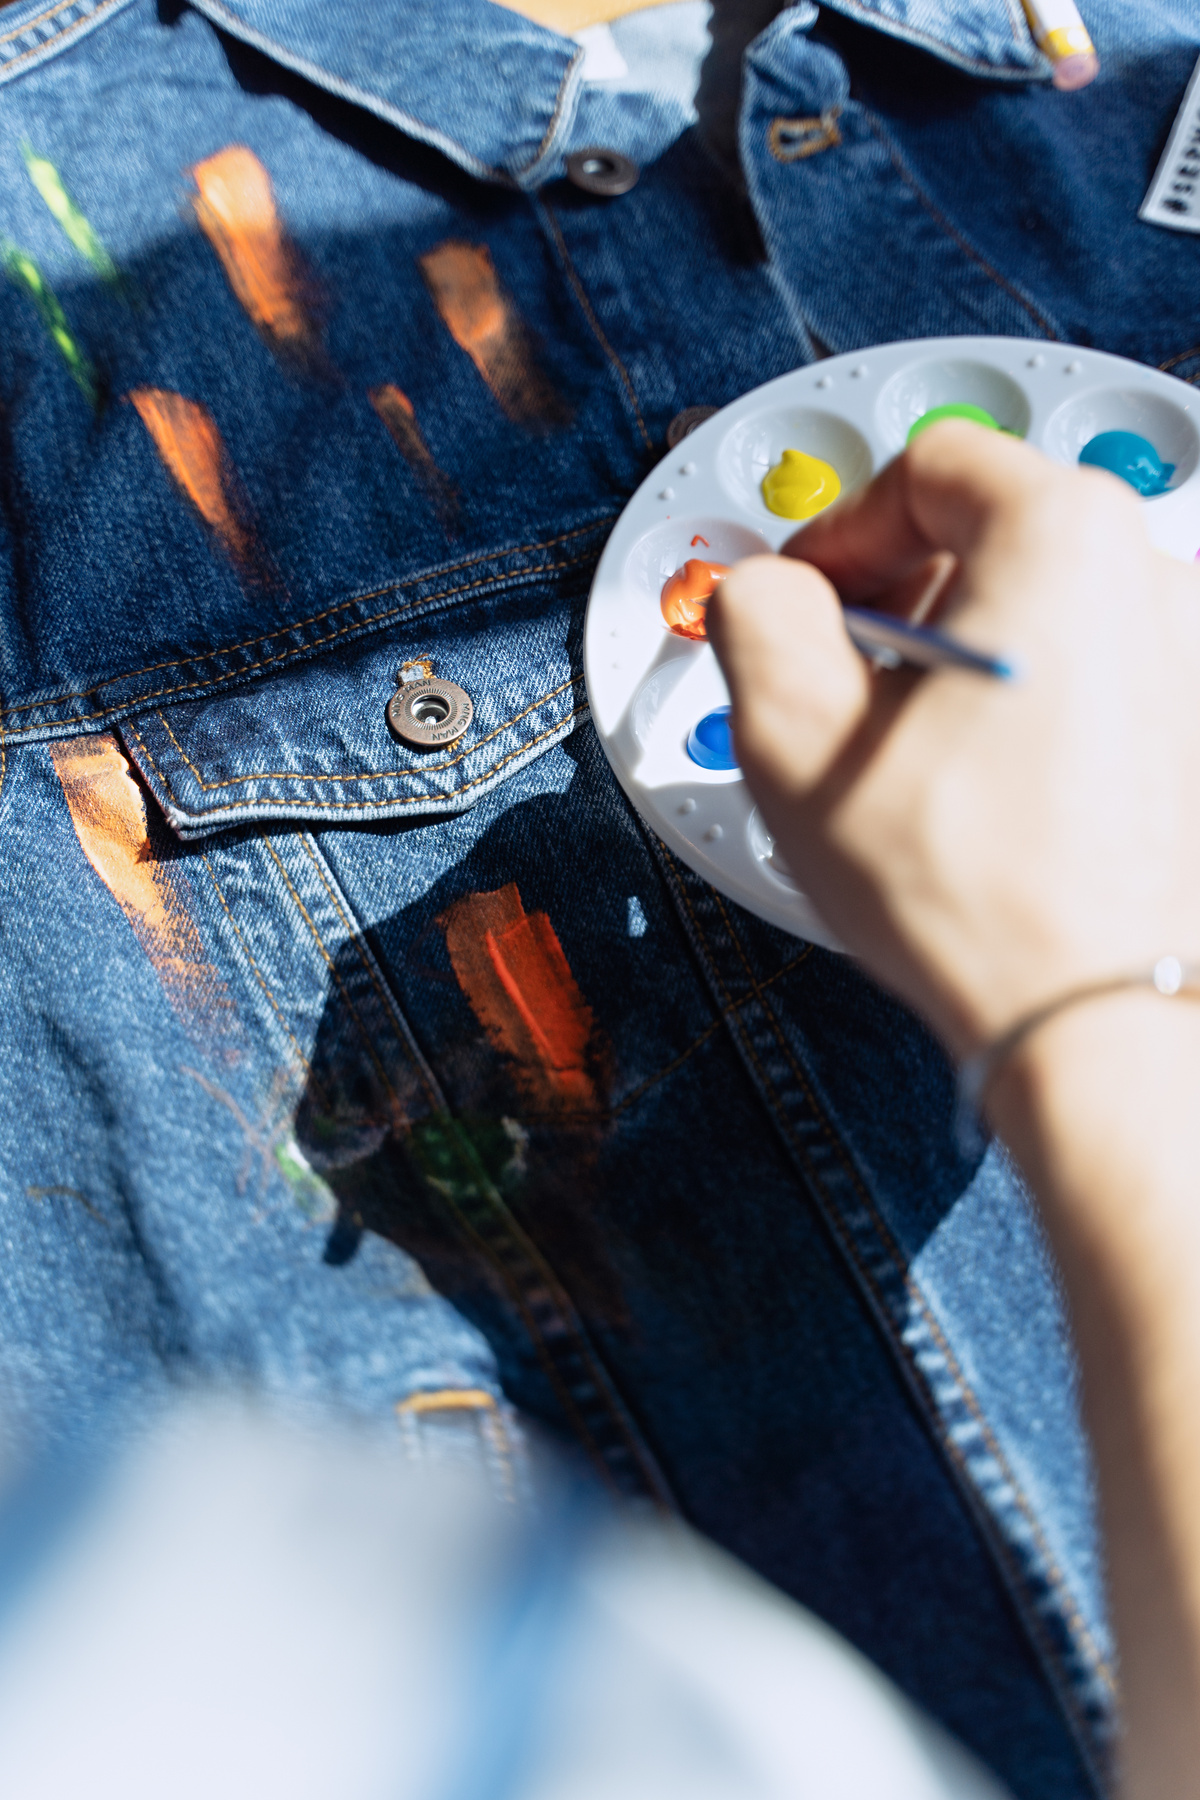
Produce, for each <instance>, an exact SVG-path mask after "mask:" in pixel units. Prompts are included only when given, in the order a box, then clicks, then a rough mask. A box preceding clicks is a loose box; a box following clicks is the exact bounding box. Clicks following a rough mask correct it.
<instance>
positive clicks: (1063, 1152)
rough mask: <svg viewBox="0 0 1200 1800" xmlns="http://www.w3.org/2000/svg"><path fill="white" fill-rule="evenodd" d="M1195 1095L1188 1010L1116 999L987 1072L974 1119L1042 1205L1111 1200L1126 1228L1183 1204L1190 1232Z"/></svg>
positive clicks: (1042, 1033) (1135, 998) (1160, 998)
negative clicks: (991, 1130)
mask: <svg viewBox="0 0 1200 1800" xmlns="http://www.w3.org/2000/svg"><path fill="white" fill-rule="evenodd" d="M1198 1091H1200V999H1197V998H1194V997H1191V996H1189V995H1184V994H1180V995H1177V996H1174V997H1171V998H1168V997H1166V996H1164V995H1162V994H1159V993H1156V992H1155V991H1154V990H1153V989H1151V988H1123V989H1120V990H1118V991H1116V992H1111V993H1108V994H1105V995H1098V996H1096V997H1094V998H1092V999H1089V1000H1084V1001H1080V1002H1079V1003H1078V1004H1076V1005H1072V1006H1068V1007H1065V1008H1064V1009H1063V1010H1062V1011H1060V1012H1056V1013H1055V1014H1053V1015H1052V1016H1051V1017H1049V1018H1047V1019H1045V1020H1044V1021H1043V1022H1042V1023H1041V1024H1039V1025H1037V1026H1036V1027H1035V1028H1034V1029H1033V1030H1032V1031H1031V1032H1030V1033H1029V1034H1028V1035H1027V1036H1026V1037H1025V1038H1024V1039H1023V1040H1022V1042H1021V1043H1020V1044H1019V1045H1018V1046H1017V1048H1016V1049H1015V1050H1014V1052H1013V1054H1012V1056H1011V1057H1010V1058H1009V1059H1008V1060H1007V1061H1006V1062H1005V1063H1004V1064H1003V1065H1002V1066H1001V1067H999V1068H997V1069H996V1071H995V1073H994V1076H993V1079H992V1080H991V1082H990V1084H989V1090H988V1095H987V1105H986V1111H987V1116H988V1118H989V1120H990V1121H991V1123H992V1124H993V1125H994V1126H995V1128H996V1129H997V1131H998V1132H999V1133H1000V1135H1001V1137H1002V1138H1003V1139H1004V1140H1005V1142H1006V1143H1008V1144H1009V1145H1010V1147H1011V1148H1012V1149H1013V1150H1014V1152H1015V1153H1016V1155H1017V1156H1018V1159H1019V1160H1020V1161H1021V1162H1022V1163H1023V1164H1025V1165H1027V1167H1028V1171H1029V1173H1030V1175H1031V1177H1033V1179H1034V1185H1035V1188H1037V1190H1038V1191H1039V1193H1045V1194H1046V1195H1047V1197H1048V1198H1050V1199H1051V1204H1053V1198H1052V1197H1053V1196H1055V1195H1057V1196H1058V1197H1059V1200H1060V1203H1062V1204H1075V1203H1076V1202H1077V1203H1078V1204H1080V1205H1082V1206H1084V1207H1086V1208H1089V1209H1093V1210H1094V1209H1095V1208H1096V1207H1097V1206H1098V1205H1099V1204H1100V1201H1099V1196H1101V1195H1112V1196H1114V1198H1115V1197H1116V1196H1118V1195H1120V1196H1122V1197H1123V1200H1124V1203H1125V1206H1126V1208H1127V1220H1128V1222H1129V1223H1130V1224H1132V1221H1133V1217H1134V1216H1136V1217H1139V1218H1141V1217H1145V1216H1146V1214H1147V1211H1148V1210H1149V1211H1150V1212H1153V1211H1154V1209H1155V1206H1156V1204H1161V1205H1162V1206H1163V1207H1164V1208H1165V1209H1166V1210H1168V1211H1169V1210H1171V1208H1172V1207H1173V1206H1174V1205H1175V1204H1176V1201H1177V1200H1179V1199H1181V1198H1182V1196H1183V1195H1184V1194H1186V1201H1187V1206H1188V1209H1189V1213H1191V1212H1195V1214H1196V1217H1197V1220H1198V1222H1200V1209H1196V1208H1195V1207H1194V1187H1195V1171H1196V1169H1197V1168H1200V1107H1198V1106H1197V1104H1196V1095H1197V1092H1198ZM1039 1174H1040V1175H1041V1179H1039V1178H1038V1177H1039ZM1118 1177H1120V1178H1118Z"/></svg>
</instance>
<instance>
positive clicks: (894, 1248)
mask: <svg viewBox="0 0 1200 1800" xmlns="http://www.w3.org/2000/svg"><path fill="white" fill-rule="evenodd" d="M716 904H717V908H718V910H719V912H720V914H721V917H722V920H723V921H724V924H725V928H726V930H727V931H728V933H729V936H730V938H731V939H732V941H733V943H734V946H735V947H736V949H737V952H738V956H739V958H740V959H741V963H742V967H743V968H744V969H745V971H746V978H747V980H748V981H749V983H750V985H751V989H752V993H753V997H754V998H755V999H758V998H759V994H760V989H759V986H758V983H757V981H756V979H755V976H754V972H753V970H752V968H751V966H750V962H749V959H748V957H747V955H746V951H745V948H744V946H743V944H742V941H741V939H740V937H739V936H738V933H737V930H736V928H735V927H734V924H733V921H732V919H731V918H730V916H729V913H728V911H727V909H726V906H725V903H724V901H723V900H722V898H721V896H720V895H719V894H718V895H717V896H716ZM760 1005H762V1010H763V1013H764V1014H765V1016H766V1017H767V1019H768V1020H769V1021H770V1026H771V1031H772V1035H773V1036H774V1038H775V1041H776V1043H777V1044H778V1045H779V1048H780V1050H781V1051H782V1052H783V1055H784V1057H785V1059H786V1061H787V1064H788V1067H789V1068H790V1069H791V1071H792V1074H793V1076H794V1078H795V1080H796V1081H797V1082H798V1083H799V1085H800V1086H801V1087H802V1089H803V1091H804V1093H805V1096H806V1098H807V1100H808V1103H809V1106H810V1107H811V1108H812V1109H813V1111H814V1112H816V1113H817V1114H818V1115H819V1116H820V1117H821V1121H822V1127H823V1130H824V1132H825V1136H826V1138H827V1139H828V1140H831V1141H832V1142H834V1143H835V1144H836V1146H837V1149H838V1151H839V1154H840V1159H841V1162H842V1165H843V1168H844V1169H845V1171H846V1173H847V1175H848V1176H849V1177H850V1180H851V1182H852V1184H853V1186H854V1188H855V1191H856V1192H857V1194H858V1198H859V1201H860V1203H861V1204H862V1205H863V1206H864V1207H865V1208H866V1211H867V1213H868V1215H869V1216H870V1218H871V1221H872V1223H873V1225H874V1227H875V1231H876V1233H877V1235H878V1237H879V1239H880V1242H881V1243H882V1245H883V1247H884V1249H885V1251H886V1252H887V1255H888V1256H889V1258H890V1259H891V1261H892V1264H893V1266H894V1267H895V1269H896V1272H897V1274H898V1275H900V1277H901V1279H902V1280H903V1282H904V1284H905V1287H906V1289H907V1291H908V1292H909V1294H910V1295H911V1297H912V1299H913V1300H914V1301H915V1302H916V1304H917V1306H918V1308H919V1310H920V1312H921V1316H922V1318H923V1319H924V1321H925V1324H926V1326H927V1328H928V1330H929V1331H930V1333H931V1334H932V1336H933V1339H934V1342H935V1343H936V1345H937V1347H938V1349H939V1350H940V1352H941V1354H942V1355H943V1357H944V1358H945V1361H946V1364H947V1366H948V1368H949V1369H950V1372H951V1375H952V1379H953V1380H954V1383H955V1385H956V1386H957V1388H958V1390H959V1392H960V1394H961V1395H962V1398H963V1400H964V1402H965V1404H966V1406H967V1409H968V1411H969V1412H970V1413H971V1414H972V1416H973V1417H974V1419H975V1421H976V1423H977V1424H978V1426H979V1429H980V1431H981V1433H982V1434H983V1438H984V1442H985V1444H986V1445H987V1448H988V1451H989V1453H990V1454H991V1455H992V1456H993V1457H994V1458H995V1460H996V1463H997V1465H998V1466H999V1467H1000V1468H1001V1469H1002V1470H1003V1472H1004V1475H1005V1479H1006V1480H1007V1481H1008V1482H1009V1483H1010V1484H1011V1486H1012V1490H1013V1493H1014V1494H1015V1495H1016V1496H1017V1506H1018V1510H1019V1511H1020V1512H1021V1514H1022V1516H1023V1517H1024V1519H1025V1522H1026V1524H1027V1525H1028V1527H1029V1529H1030V1531H1031V1532H1032V1534H1033V1538H1034V1542H1035V1543H1036V1544H1037V1547H1038V1549H1039V1551H1040V1552H1041V1554H1042V1556H1043V1557H1044V1559H1045V1562H1046V1565H1047V1570H1048V1572H1049V1574H1050V1577H1051V1580H1052V1585H1053V1586H1054V1587H1055V1588H1056V1590H1057V1591H1058V1592H1059V1594H1060V1595H1061V1596H1062V1598H1063V1600H1064V1601H1065V1603H1066V1613H1067V1617H1068V1620H1069V1623H1070V1624H1071V1626H1072V1628H1073V1629H1074V1630H1076V1631H1077V1632H1078V1634H1079V1636H1080V1638H1081V1639H1082V1641H1083V1642H1085V1643H1086V1644H1087V1645H1088V1647H1089V1649H1090V1651H1091V1653H1092V1656H1093V1659H1094V1664H1095V1667H1096V1668H1097V1670H1098V1672H1100V1674H1101V1675H1102V1677H1103V1678H1104V1679H1106V1681H1107V1682H1108V1685H1109V1686H1111V1685H1112V1676H1111V1671H1110V1670H1109V1668H1108V1665H1107V1663H1106V1662H1105V1660H1104V1658H1103V1657H1102V1656H1101V1655H1100V1653H1099V1650H1098V1649H1097V1647H1096V1645H1095V1643H1094V1642H1093V1640H1092V1637H1091V1634H1090V1632H1089V1631H1088V1629H1087V1626H1086V1624H1085V1622H1084V1620H1083V1617H1082V1614H1081V1613H1080V1611H1079V1607H1078V1605H1077V1603H1076V1601H1075V1599H1074V1598H1073V1596H1072V1594H1071V1591H1070V1589H1069V1588H1068V1587H1067V1585H1066V1581H1065V1579H1064V1577H1063V1575H1062V1572H1061V1570H1060V1569H1059V1568H1058V1565H1057V1562H1056V1561H1055V1559H1054V1556H1053V1553H1052V1551H1051V1550H1050V1547H1049V1545H1048V1544H1047V1543H1046V1541H1045V1538H1044V1537H1043V1535H1042V1531H1041V1526H1040V1524H1039V1523H1038V1519H1037V1515H1036V1513H1035V1512H1034V1510H1033V1507H1032V1506H1031V1505H1030V1502H1029V1500H1028V1498H1027V1497H1026V1496H1025V1494H1024V1492H1023V1491H1022V1489H1021V1486H1020V1484H1019V1482H1018V1481H1017V1479H1016V1476H1015V1474H1014V1473H1013V1471H1012V1469H1011V1467H1010V1465H1009V1463H1008V1460H1007V1458H1006V1457H1005V1455H1004V1452H1003V1450H1002V1449H1001V1448H1000V1445H999V1443H998V1442H997V1441H996V1438H995V1437H994V1435H993V1433H992V1430H991V1427H990V1425H989V1424H988V1421H987V1417H986V1415H985V1413H984V1411H983V1408H982V1406H981V1405H980V1402H979V1399H978V1396H977V1395H976V1394H975V1392H974V1390H973V1388H972V1387H971V1384H970V1382H969V1381H968V1380H967V1379H966V1376H965V1375H964V1373H963V1370H962V1368H961V1365H960V1364H959V1362H958V1359H957V1357H956V1356H955V1355H954V1352H953V1350H952V1349H951V1347H950V1345H949V1343H948V1342H947V1340H946V1337H945V1335H944V1333H943V1331H942V1328H941V1326H940V1324H939V1323H938V1320H937V1318H936V1315H935V1314H934V1313H933V1311H932V1309H931V1307H930V1306H929V1302H928V1301H927V1299H926V1298H925V1295H924V1293H923V1291H922V1289H921V1288H920V1286H919V1284H918V1282H917V1281H916V1279H915V1277H914V1276H913V1274H912V1271H911V1269H910V1268H909V1265H908V1264H907V1262H906V1261H905V1258H904V1254H903V1252H902V1251H901V1249H900V1246H899V1244H898V1243H897V1242H896V1240H895V1237H894V1236H893V1234H892V1232H891V1230H890V1228H889V1227H888V1224H887V1222H886V1220H885V1219H884V1218H883V1216H882V1214H881V1213H880V1212H879V1210H878V1208H877V1207H876V1205H875V1203H874V1200H873V1198H872V1196H871V1193H870V1190H869V1188H868V1187H867V1185H866V1183H865V1182H864V1181H863V1180H862V1178H861V1176H860V1175H859V1172H858V1170H857V1168H856V1167H855V1165H854V1162H853V1159H852V1157H850V1155H849V1154H848V1153H847V1151H846V1149H845V1146H844V1144H843V1143H842V1141H841V1138H840V1136H839V1134H838V1133H836V1132H835V1131H834V1130H833V1128H832V1126H831V1125H830V1124H829V1122H828V1120H827V1119H825V1116H824V1112H823V1109H822V1108H821V1106H820V1104H819V1102H818V1101H817V1098H816V1095H815V1094H814V1093H813V1090H812V1087H811V1084H810V1083H809V1082H808V1080H807V1078H806V1077H805V1075H804V1073H803V1071H802V1070H801V1068H800V1066H799V1064H798V1063H797V1061H796V1059H795V1056H794V1055H793V1053H792V1050H791V1046H790V1045H789V1044H788V1042H787V1039H786V1037H785V1036H784V1033H783V1031H782V1028H781V1027H780V1025H779V1021H778V1019H777V1018H776V1016H775V1014H774V1012H773V1011H772V1009H771V1007H770V1006H768V1005H766V1004H765V1003H763V1002H762V1001H761V1000H760ZM752 1054H753V1052H752ZM755 1063H756V1067H758V1069H759V1073H760V1076H761V1077H762V1080H763V1082H764V1084H766V1085H768V1086H769V1085H770V1083H769V1080H768V1077H767V1075H766V1071H765V1070H763V1069H762V1067H761V1064H759V1063H758V1061H757V1058H755Z"/></svg>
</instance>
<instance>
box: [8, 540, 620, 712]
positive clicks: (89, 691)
mask: <svg viewBox="0 0 1200 1800" xmlns="http://www.w3.org/2000/svg"><path fill="white" fill-rule="evenodd" d="M615 517H616V515H615V514H614V513H606V514H604V515H602V516H601V517H600V518H599V519H595V520H593V522H592V523H591V524H590V525H578V526H576V527H575V529H574V530H573V531H564V532H562V533H561V534H560V535H559V536H558V537H552V538H545V539H543V540H542V541H541V542H540V543H534V544H518V545H516V546H515V547H514V548H513V549H511V550H485V551H480V552H479V554H478V555H476V556H468V557H466V558H464V559H463V561H462V562H456V563H447V564H445V565H444V566H443V567H442V568H438V569H431V570H426V571H424V572H422V573H421V574H418V575H409V576H406V577H405V579H404V580H403V581H393V582H390V583H389V584H388V585H387V586H386V587H381V588H372V589H371V591H370V592H369V593H366V594H355V595H354V596H353V598H352V599H350V600H339V601H338V603H337V605H336V606H329V607H326V608H325V610H324V611H323V612H319V613H310V615H309V616H308V618H306V619H297V620H295V621H293V622H292V623H291V624H288V625H280V626H279V627H278V628H277V629H276V630H275V631H268V632H265V633H264V634H263V636H261V637H257V638H245V639H243V641H242V642H241V643H238V644H224V645H222V646H221V648H220V649H217V650H202V651H200V652H198V654H197V655H195V656H180V657H176V658H174V660H172V661H170V662H161V663H150V664H148V665H147V666H146V667H145V668H142V669H129V670H126V671H125V672H124V673H122V674H120V675H109V676H106V677H105V679H104V680H103V681H99V682H97V683H96V685H95V686H94V687H90V688H77V689H76V690H74V691H73V692H71V693H67V694H56V695H55V696H54V697H53V698H52V699H47V700H23V701H22V702H21V703H20V704H19V705H17V706H10V707H5V708H0V719H6V718H11V717H12V716H13V715H14V714H16V713H19V712H35V711H37V710H38V709H39V708H44V709H45V710H47V711H49V710H50V709H51V708H53V707H56V706H62V705H64V704H65V703H66V702H67V701H68V700H89V699H90V698H91V697H92V695H93V694H99V693H102V692H103V691H104V689H105V688H108V687H116V686H117V685H118V684H119V683H120V682H122V681H136V680H137V679H138V677H139V676H140V675H156V674H157V673H158V672H159V670H160V669H188V668H192V667H195V666H196V664H198V663H201V662H210V661H212V659H213V658H214V657H218V656H232V655H233V654H234V653H235V652H236V651H238V650H256V649H257V648H258V646H259V645H260V644H268V643H270V641H271V639H272V638H279V637H284V636H286V635H287V633H288V632H291V631H304V630H306V629H307V627H308V626H310V625H319V624H320V623H321V621H322V620H323V619H329V618H332V617H333V616H334V614H335V613H340V612H345V611H346V610H347V609H348V608H349V607H351V606H362V605H363V604H364V603H365V602H366V601H368V600H378V599H380V598H381V596H382V595H384V594H395V593H398V592H399V591H400V590H401V589H403V588H407V587H414V586H416V585H418V584H419V583H420V582H422V581H427V580H429V579H430V577H431V576H434V575H454V574H456V573H457V572H458V570H460V569H469V568H472V567H473V566H474V565H475V564H476V563H481V562H487V561H488V560H489V559H490V558H496V559H500V558H503V557H511V556H528V555H530V554H532V552H533V551H535V550H552V549H554V547H555V545H557V544H565V543H569V542H570V540H571V539H572V538H577V537H584V536H586V535H587V533H589V532H593V531H599V530H601V529H602V528H603V527H604V526H605V525H607V524H610V523H611V521H612V520H613V519H614V518H615ZM586 560H587V558H586V557H585V556H581V557H575V558H572V559H571V560H569V561H567V562H559V563H548V564H543V565H542V566H541V567H530V568H527V569H510V570H507V571H503V572H501V571H497V572H496V573H495V574H493V575H487V576H484V577H483V578H482V579H481V580H479V581H471V582H467V583H466V584H465V585H464V586H462V587H456V588H445V589H443V591H442V592H441V593H440V594H430V595H428V596H427V597H426V598H425V600H423V601H420V600H418V601H415V602H413V605H415V606H420V605H427V606H431V605H433V604H434V603H435V602H436V601H438V600H447V599H451V598H453V597H454V596H455V595H457V594H466V593H470V592H471V591H472V590H473V589H475V588H478V587H486V586H487V585H488V584H489V582H493V581H496V582H499V581H510V580H513V579H514V578H516V577H520V576H523V575H528V576H538V575H551V574H555V573H557V572H558V571H559V570H560V569H569V568H573V567H574V566H575V565H576V564H577V563H580V562H585V561H586ZM406 610H408V609H406V608H405V607H395V608H393V609H392V611H390V612H386V613H375V614H372V616H371V617H370V618H369V619H363V620H360V621H358V623H357V624H356V625H353V626H348V627H346V629H347V630H357V629H359V628H361V627H366V626H370V625H374V624H379V623H381V622H383V621H384V620H386V619H390V618H393V617H395V614H396V613H397V612H404V611H406ZM342 635H343V633H342V632H341V631H336V632H334V633H333V634H332V636H333V637H340V636H342ZM330 641H331V638H329V637H324V638H317V639H315V640H314V644H313V645H308V644H301V645H298V646H297V648H296V649H295V650H290V651H287V652H285V653H284V656H282V657H267V658H265V659H264V662H263V663H251V664H250V665H249V668H251V669H257V668H261V667H264V666H265V664H266V663H268V662H280V661H283V660H285V658H286V657H288V656H298V655H300V654H301V653H302V652H303V651H304V650H306V649H311V648H313V647H315V645H320V644H326V643H329V642H330ZM246 672H247V671H246V670H245V669H241V670H233V671H230V673H228V674H225V675H221V676H217V677H215V678H214V680H213V681H210V682H200V683H189V684H186V685H185V686H184V687H180V688H160V689H159V690H158V692H157V693H153V694H142V695H140V696H139V697H138V698H137V699H134V700H130V701H128V702H124V701H122V702H119V704H121V705H128V706H131V707H133V706H141V705H143V704H144V703H145V702H146V701H147V700H158V699H160V698H161V697H162V696H163V695H164V694H172V693H179V694H182V693H187V692H190V690H191V688H192V687H195V686H200V687H212V686H214V685H215V684H216V682H218V681H228V680H230V679H231V678H232V677H233V676H235V675H238V674H245V673H246ZM112 710H113V709H112V708H111V707H102V708H101V709H100V711H99V712H97V713H89V714H85V715H84V716H85V717H86V718H96V719H98V718H102V717H103V716H104V714H105V713H106V712H111V711H112Z"/></svg>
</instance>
